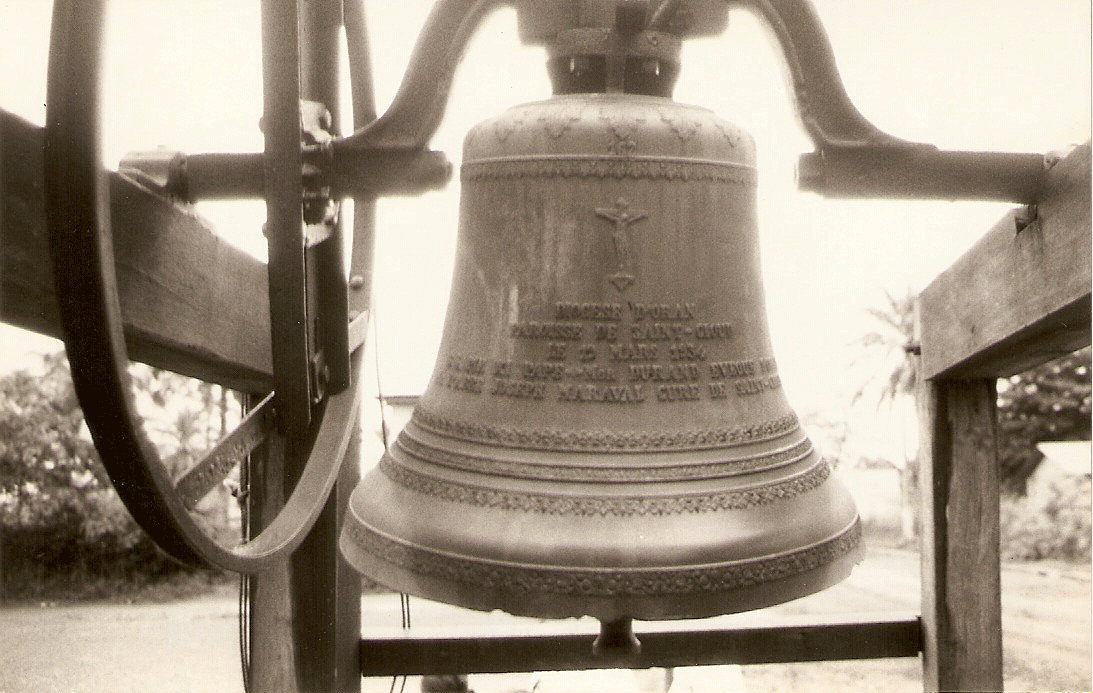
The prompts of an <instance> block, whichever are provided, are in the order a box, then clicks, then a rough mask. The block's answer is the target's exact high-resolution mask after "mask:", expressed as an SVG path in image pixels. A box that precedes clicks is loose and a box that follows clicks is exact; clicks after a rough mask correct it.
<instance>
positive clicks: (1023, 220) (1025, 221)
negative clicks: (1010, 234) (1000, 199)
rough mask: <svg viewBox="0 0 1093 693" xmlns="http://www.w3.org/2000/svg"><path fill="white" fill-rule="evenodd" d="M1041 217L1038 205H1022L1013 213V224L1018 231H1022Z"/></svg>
mask: <svg viewBox="0 0 1093 693" xmlns="http://www.w3.org/2000/svg"><path fill="white" fill-rule="evenodd" d="M1038 217H1039V210H1038V209H1037V208H1036V205H1025V206H1024V207H1020V208H1018V209H1017V210H1015V211H1014V213H1013V225H1014V227H1015V228H1016V233H1021V232H1022V231H1024V230H1025V229H1026V228H1028V226H1029V224H1031V223H1032V222H1034V221H1036V219H1037V218H1038Z"/></svg>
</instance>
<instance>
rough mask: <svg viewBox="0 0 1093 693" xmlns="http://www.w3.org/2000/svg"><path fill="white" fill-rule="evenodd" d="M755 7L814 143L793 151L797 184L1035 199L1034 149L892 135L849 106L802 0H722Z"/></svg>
mask: <svg viewBox="0 0 1093 693" xmlns="http://www.w3.org/2000/svg"><path fill="white" fill-rule="evenodd" d="M726 1H727V2H729V3H730V4H734V5H743V6H747V7H749V8H750V9H754V10H755V11H757V12H758V13H759V14H760V15H761V16H762V17H763V19H764V20H765V21H766V23H767V25H768V26H769V27H770V29H771V31H772V32H773V33H774V35H775V36H776V37H777V39H778V42H779V44H780V46H781V49H782V53H783V55H784V56H785V59H786V63H787V65H788V67H789V74H790V79H791V81H792V83H793V92H794V96H795V98H796V105H797V113H798V116H799V117H800V119H801V123H802V125H803V126H804V128H805V131H806V132H808V135H809V137H810V138H811V139H812V142H813V144H814V145H815V147H816V151H815V152H813V153H810V154H804V155H802V156H801V159H800V162H799V164H798V173H797V178H798V185H799V186H800V187H801V188H802V189H804V190H810V191H813V192H818V193H821V194H824V195H830V196H836V197H903V198H919V199H924V198H928V199H949V200H956V199H965V200H968V199H978V200H999V201H1012V202H1025V203H1032V202H1035V201H1036V200H1037V199H1038V197H1039V194H1040V190H1041V188H1042V186H1043V181H1044V175H1045V171H1046V166H1045V162H1044V157H1043V156H1042V155H1040V154H1011V153H996V152H954V151H939V150H938V149H937V147H935V146H934V145H931V144H923V143H917V142H908V141H906V140H901V139H899V138H896V137H893V136H892V135H889V134H887V133H885V132H883V131H881V130H880V129H879V128H877V127H876V126H874V125H873V124H872V123H871V122H869V121H868V120H867V119H866V118H865V117H864V116H863V115H862V114H861V113H860V112H859V111H858V109H857V108H856V107H855V106H854V104H853V102H852V101H851V100H850V97H849V96H848V95H847V93H846V88H845V87H844V86H843V82H842V78H841V77H840V76H839V70H838V67H837V66H836V64H835V53H834V51H833V50H832V48H831V43H830V42H829V41H828V38H827V33H826V32H825V31H824V28H823V24H822V22H821V21H820V18H819V15H818V14H817V13H816V10H815V8H814V7H813V5H812V3H811V2H810V0H726Z"/></svg>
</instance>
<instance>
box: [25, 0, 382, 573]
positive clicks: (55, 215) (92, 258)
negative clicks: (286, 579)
mask: <svg viewBox="0 0 1093 693" xmlns="http://www.w3.org/2000/svg"><path fill="white" fill-rule="evenodd" d="M267 5H268V7H269V8H274V9H267V10H264V12H265V13H266V15H265V18H264V23H268V21H269V14H270V13H274V14H275V13H278V12H284V11H291V12H292V13H293V14H292V15H290V16H291V17H293V19H294V18H295V14H294V13H295V12H296V11H297V3H267ZM278 5H280V6H288V9H287V10H286V9H283V8H281V9H278V8H277V6H278ZM103 15H104V0H56V2H55V5H54V16H53V25H52V37H51V49H50V63H49V73H48V80H49V81H48V96H47V124H46V128H45V162H44V163H45V196H46V210H47V223H48V230H49V241H50V251H51V255H52V267H53V274H54V278H55V288H56V294H57V299H58V304H59V309H60V315H61V323H62V330H63V335H64V341H65V348H66V350H67V353H68V359H69V362H70V365H71V369H72V377H73V381H74V383H75V387H76V392H77V396H78V397H79V400H80V404H81V406H82V408H83V411H84V415H85V418H86V420H87V424H88V427H89V429H90V431H91V434H92V437H93V438H94V441H95V445H96V448H97V449H98V451H99V454H100V457H101V459H102V462H103V465H104V466H105V468H106V471H107V473H108V474H109V476H110V478H111V480H112V482H113V484H114V486H115V488H116V489H117V492H118V494H119V496H120V497H121V499H122V500H123V501H124V503H125V505H126V507H127V508H128V509H129V511H130V513H131V514H132V515H133V517H134V519H135V520H136V521H137V522H138V523H139V524H140V525H141V527H143V528H144V530H145V531H147V532H148V533H149V534H150V535H151V536H152V538H153V539H154V540H155V541H156V543H157V544H159V546H160V547H162V548H163V549H164V550H166V551H167V552H168V553H170V554H171V555H172V556H174V557H176V558H177V559H179V560H182V561H184V562H187V563H191V564H196V565H209V564H211V565H216V566H220V567H223V568H227V569H230V570H234V571H239V572H247V573H253V572H257V571H259V570H262V569H263V568H265V567H267V566H268V565H269V564H270V562H271V561H273V560H274V559H276V558H278V557H280V556H283V555H285V554H287V553H289V552H291V551H292V550H294V549H295V548H296V547H297V546H298V545H299V544H300V542H301V541H302V540H303V538H304V537H305V536H306V534H307V532H308V531H309V530H310V528H311V527H312V525H313V524H314V522H315V520H316V518H317V517H318V515H319V513H320V511H321V510H322V508H323V506H324V504H325V502H326V500H327V497H328V495H329V493H330V490H331V488H332V487H333V485H334V482H335V479H336V477H337V475H338V470H339V467H340V464H341V461H342V459H343V457H344V453H345V450H346V447H347V445H348V441H349V437H350V433H351V432H352V430H353V428H354V426H356V425H357V412H358V405H359V392H360V387H359V383H360V380H361V379H360V377H358V376H359V375H360V373H359V371H360V353H359V352H360V351H361V350H360V349H358V350H357V353H355V354H353V355H352V356H351V357H350V359H349V361H350V364H351V366H350V370H351V374H350V375H351V379H352V385H351V386H350V387H349V388H348V389H344V390H342V391H341V392H338V393H337V394H327V395H324V394H322V392H323V389H324V388H323V385H322V384H319V385H316V383H315V382H314V375H313V373H311V371H310V370H309V369H308V366H309V364H308V363H307V362H308V361H309V360H310V359H309V358H308V357H309V356H312V355H313V353H312V351H305V352H304V353H302V354H301V353H299V349H298V350H297V352H296V353H290V354H288V355H287V356H286V355H284V353H282V354H281V355H280V356H279V355H278V353H277V352H278V349H281V350H282V352H283V351H284V349H285V345H289V348H290V349H291V348H292V347H291V345H292V344H301V343H302V344H303V348H304V349H305V350H312V349H314V345H313V344H309V343H308V342H307V340H306V339H303V340H302V341H301V337H300V334H299V333H297V332H295V331H294V330H296V329H297V326H298V325H300V324H306V315H304V314H302V313H301V311H305V310H306V309H307V305H308V302H307V300H300V297H306V294H307V292H308V291H314V290H315V289H313V288H312V289H309V288H308V286H306V285H304V284H298V285H297V284H296V283H298V282H299V274H300V267H299V264H300V262H301V256H300V255H299V254H298V253H295V252H292V249H293V248H294V247H296V246H300V247H302V244H301V243H300V242H299V241H297V240H296V239H297V236H296V234H302V226H301V224H302V221H301V219H300V215H301V212H300V208H301V199H300V197H299V191H298V187H299V182H298V181H299V178H300V170H301V169H300V157H301V155H300V141H299V113H298V110H297V109H298V99H299V86H298V84H299V83H298V78H297V76H296V75H297V74H298V63H295V62H293V60H296V59H295V58H293V59H291V60H289V61H285V60H281V61H280V62H281V64H279V65H278V64H275V63H276V61H274V64H275V66H274V71H275V74H273V75H271V74H269V72H270V65H271V63H270V62H269V61H267V63H266V65H267V75H266V78H265V88H266V95H267V98H266V113H265V116H264V128H265V130H266V132H267V137H266V142H267V144H266V151H265V153H264V157H265V161H266V165H265V175H266V181H267V183H266V203H267V214H268V217H267V228H268V229H270V234H271V240H270V261H269V262H270V265H269V276H270V304H271V320H270V324H271V344H272V345H273V346H272V348H273V351H274V368H273V383H274V388H275V391H274V393H271V394H270V395H269V396H267V397H265V398H264V399H263V400H262V401H261V402H260V403H259V404H257V405H256V406H255V407H253V408H252V410H251V411H250V412H249V413H248V415H247V416H246V417H244V419H243V421H242V422H241V423H240V424H239V426H238V427H237V428H236V429H235V430H233V431H232V432H231V433H229V434H228V435H227V436H226V437H225V438H224V439H223V440H221V441H220V442H219V443H218V444H217V445H216V446H215V447H214V448H213V449H212V451H210V452H209V453H207V454H206V456H205V457H204V458H203V459H202V460H200V461H199V462H198V463H197V464H196V465H195V467H194V468H193V469H191V470H190V471H188V472H186V473H184V474H183V475H181V476H176V475H172V474H171V473H169V471H168V469H167V467H166V466H165V465H164V463H163V460H162V459H161V456H160V454H159V452H158V451H157V449H156V448H155V446H153V445H152V443H151V442H150V440H149V437H148V435H147V434H146V432H145V430H144V424H143V422H142V421H141V418H140V416H139V415H138V413H137V410H136V406H135V402H134V396H133V393H132V391H131V389H130V383H129V376H128V370H127V369H128V366H129V357H128V354H127V351H126V345H125V339H124V335H123V329H122V328H123V324H122V314H121V307H120V303H119V299H118V291H117V284H116V278H115V269H114V252H113V241H112V234H111V225H110V216H109V212H110V197H109V189H108V185H107V183H108V180H107V174H106V172H104V170H103V166H102V162H101V151H100V148H101V145H100V71H101V70H100V65H101V58H100V55H101V52H102V34H103V31H102V29H103V24H104V16H103ZM293 48H294V46H293ZM286 54H287V55H290V56H292V55H294V54H295V50H288V51H286ZM293 90H295V91H293ZM271 99H272V100H271ZM278 99H280V103H282V104H284V103H287V102H288V101H289V100H291V102H292V107H291V108H290V109H285V108H277V109H275V110H274V111H273V112H271V110H270V104H271V103H278V101H277V100H278ZM286 110H288V111H290V113H287V114H286V113H284V112H283V111H286ZM283 118H289V119H290V120H291V122H285V121H284V120H283ZM293 128H295V132H294V131H293ZM271 132H280V133H282V136H277V135H274V136H272V137H271V136H270V133H271ZM284 133H289V134H290V135H291V136H290V137H286V136H284ZM278 180H280V181H282V182H285V184H278V183H277V182H276V181H278ZM294 185H295V186H296V192H295V193H294V192H293V186H294ZM294 194H295V195H296V196H295V198H293V195H294ZM286 229H287V231H285V230H286ZM286 234H287V236H286ZM285 248H288V249H289V252H285V251H284V249H285ZM301 252H302V251H301ZM331 285H333V286H335V287H337V285H338V284H337V282H333V284H332V282H329V281H327V282H323V281H321V280H320V281H319V282H318V286H320V287H321V286H326V287H328V288H327V289H326V290H327V291H329V290H330V289H329V287H330V286H331ZM311 286H312V287H314V286H315V284H311ZM344 288H345V287H344V280H343V283H342V284H341V291H342V296H341V299H342V301H343V302H344V295H345V294H344ZM319 290H320V291H322V290H323V289H319ZM286 296H287V297H286ZM322 298H323V297H322V296H319V297H318V300H319V301H321V300H322ZM311 299H312V303H314V300H315V297H314V296H312V297H311ZM301 362H303V364H304V365H303V366H301V365H299V364H300V363H301ZM301 368H303V370H302V371H301ZM301 388H302V390H301ZM262 444H265V445H266V451H267V454H268V456H269V457H270V458H271V459H272V458H276V457H277V456H279V455H285V454H288V455H292V456H297V458H299V459H302V458H304V457H306V459H307V462H306V465H305V466H304V467H303V471H302V473H301V474H300V476H299V480H298V481H297V483H296V485H295V488H294V489H293V491H292V493H291V495H290V496H289V498H288V500H287V501H286V502H285V504H284V506H283V508H282V509H281V511H280V512H279V513H278V514H277V515H276V517H275V518H274V519H273V520H272V521H271V522H269V523H268V524H267V525H266V526H265V528H264V529H262V531H261V532H260V533H258V534H257V535H256V536H254V537H246V536H241V537H239V540H238V541H237V542H236V541H226V542H225V541H222V540H218V539H217V538H214V536H213V535H212V533H211V532H210V531H209V530H208V529H207V528H206V526H205V525H204V524H203V523H202V521H201V519H200V518H199V517H197V516H196V515H195V514H194V512H193V507H194V505H195V504H196V503H197V501H198V500H199V499H200V498H201V496H202V495H203V494H204V493H206V492H208V491H210V490H211V489H212V488H213V487H215V486H217V485H218V484H219V482H220V481H221V480H222V479H224V478H225V476H226V475H227V474H228V473H229V471H230V470H231V469H232V467H233V465H235V464H238V463H239V462H241V461H242V460H243V459H246V457H247V456H248V455H249V453H250V452H251V451H252V450H254V449H255V448H256V447H257V446H259V445H262ZM286 451H288V452H287V453H286Z"/></svg>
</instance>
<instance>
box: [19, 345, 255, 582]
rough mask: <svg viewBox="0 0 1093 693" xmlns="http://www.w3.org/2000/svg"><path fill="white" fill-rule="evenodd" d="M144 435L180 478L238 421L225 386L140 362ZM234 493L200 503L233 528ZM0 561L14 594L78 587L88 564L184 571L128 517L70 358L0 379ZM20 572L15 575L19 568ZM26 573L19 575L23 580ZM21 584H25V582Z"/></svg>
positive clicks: (215, 521)
mask: <svg viewBox="0 0 1093 693" xmlns="http://www.w3.org/2000/svg"><path fill="white" fill-rule="evenodd" d="M130 377H131V380H132V382H133V387H134V392H135V394H136V400H137V407H138V410H140V412H141V415H142V416H143V417H144V418H145V423H146V426H145V430H146V431H147V432H148V434H149V436H150V437H151V438H152V439H153V441H154V443H155V444H156V445H157V447H158V448H159V450H160V453H161V456H162V458H163V460H164V463H165V464H166V465H167V466H168V468H169V469H170V470H172V472H173V473H178V472H181V471H182V470H183V469H186V468H188V467H189V466H190V465H191V464H192V463H193V462H194V461H196V460H197V459H198V458H200V456H201V455H202V454H203V453H204V452H205V450H207V449H208V448H209V447H210V446H211V445H212V444H213V443H215V442H216V441H217V440H219V439H220V438H221V437H222V435H223V434H224V431H225V430H226V429H227V428H228V426H229V425H234V424H235V423H236V422H237V420H238V418H239V414H240V412H239V407H238V406H233V402H235V399H234V397H233V396H232V395H230V394H229V393H227V392H225V391H224V390H223V389H222V388H220V387H218V386H214V385H211V384H208V383H203V382H200V381H196V380H191V379H189V378H184V377H182V376H179V375H177V374H174V373H170V372H168V371H163V370H159V369H154V368H150V367H148V366H144V365H141V364H134V365H133V366H131V367H130ZM231 502H233V499H232V498H231V497H230V494H228V492H227V490H226V489H221V490H220V491H219V492H218V493H213V494H210V496H209V498H207V499H206V501H204V502H203V504H202V505H199V507H198V511H199V512H202V514H203V515H204V517H205V518H206V519H207V520H208V521H209V523H210V525H211V526H212V527H214V528H216V529H227V523H228V521H229V519H230V518H229V513H228V512H227V509H226V508H227V504H229V503H231ZM0 542H3V543H4V544H6V545H5V546H4V547H2V548H3V549H4V550H2V551H0V558H2V560H3V561H4V564H5V566H7V567H8V568H9V571H8V575H7V576H6V578H7V583H8V586H9V587H12V586H13V584H14V589H15V591H16V592H19V591H26V590H25V589H23V590H21V589H20V587H29V589H30V590H31V591H33V590H34V589H35V588H36V587H35V583H41V582H42V580H43V578H44V577H45V576H46V575H48V574H50V573H52V574H53V577H54V578H58V576H59V578H58V579H59V580H60V581H61V582H63V581H64V578H65V574H68V575H69V576H70V577H71V578H72V579H73V580H74V582H79V581H80V580H81V579H82V578H85V577H93V576H91V575H88V573H87V570H88V564H89V562H91V563H94V564H95V566H96V568H95V570H99V571H101V572H103V573H106V574H109V575H111V576H118V575H121V576H126V577H137V576H138V575H141V576H148V575H154V574H158V573H162V572H169V571H171V570H175V569H177V568H169V567H168V566H170V565H172V564H173V562H171V561H170V560H169V559H167V558H166V556H165V554H162V552H159V551H158V549H156V548H155V547H154V545H153V544H152V542H151V540H150V539H148V537H147V536H146V535H145V534H144V533H143V532H142V531H141V530H140V528H139V527H138V526H137V525H136V523H135V522H134V521H133V520H132V518H131V517H130V516H129V513H128V512H127V511H126V509H125V507H124V505H123V504H122V502H121V500H120V499H119V498H118V496H117V494H116V493H115V492H114V489H113V486H112V485H111V483H110V481H109V479H108V477H107V475H106V472H105V470H104V469H103V467H102V465H101V463H100V462H99V459H98V456H97V453H96V452H95V448H94V445H93V443H92V441H91V436H90V433H89V432H88V431H87V428H86V426H85V424H84V417H83V412H82V411H81V409H80V407H79V403H78V401H77V398H76V393H75V389H74V387H73V385H72V380H71V377H70V375H69V371H68V362H67V360H66V358H65V356H64V354H63V353H56V354H50V355H47V356H43V357H42V360H41V368H40V369H39V371H38V372H29V371H26V370H23V371H16V372H14V373H11V374H9V375H7V376H4V377H2V378H0ZM13 566H14V567H15V568H14V573H15V574H14V575H13V574H12V570H11V568H12V567H13ZM20 573H21V574H20ZM20 580H21V582H20Z"/></svg>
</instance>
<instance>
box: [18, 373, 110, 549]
mask: <svg viewBox="0 0 1093 693" xmlns="http://www.w3.org/2000/svg"><path fill="white" fill-rule="evenodd" d="M42 368H43V370H42V373H41V374H32V373H29V372H27V371H17V372H15V373H13V374H11V375H8V376H7V377H4V378H2V379H0V524H2V525H3V526H6V527H17V526H23V527H25V526H36V525H42V524H48V523H49V522H50V521H51V518H54V517H56V516H58V515H59V514H62V513H65V512H66V511H74V512H79V508H80V506H81V504H82V502H83V499H84V496H85V495H86V493H88V492H91V491H95V490H99V489H103V488H108V487H109V482H108V480H107V478H106V475H105V472H104V471H103V469H102V467H101V465H100V464H99V463H98V457H97V455H96V453H95V448H94V446H93V445H92V443H91V439H90V437H89V435H87V433H86V429H84V419H83V412H82V411H81V410H80V406H79V402H77V400H76V392H75V390H74V389H73V387H72V381H71V379H70V378H69V375H68V362H67V360H66V359H65V358H64V355H63V354H59V353H58V354H51V355H48V356H45V357H43V359H42Z"/></svg>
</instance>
